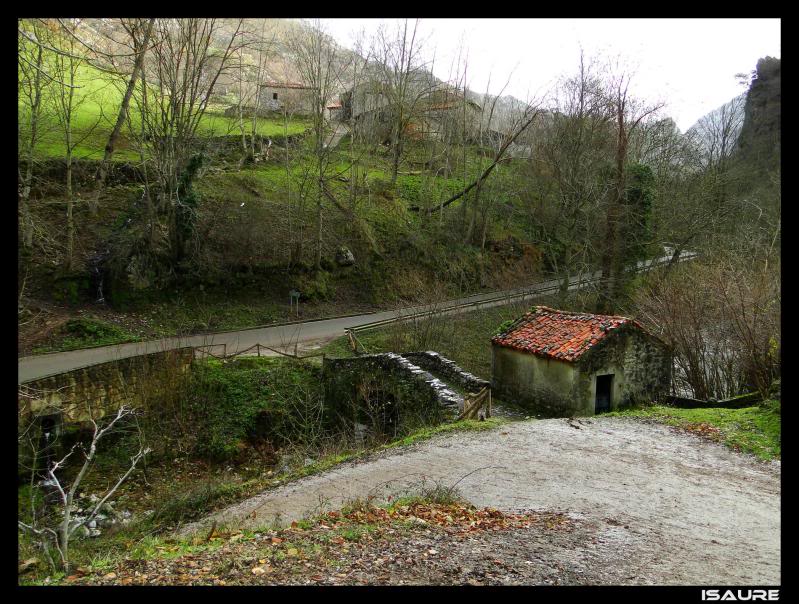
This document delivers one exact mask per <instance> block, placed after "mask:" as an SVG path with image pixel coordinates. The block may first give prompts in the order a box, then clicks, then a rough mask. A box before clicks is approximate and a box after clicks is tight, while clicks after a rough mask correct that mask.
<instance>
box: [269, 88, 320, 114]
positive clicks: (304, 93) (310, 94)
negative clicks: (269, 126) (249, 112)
mask: <svg viewBox="0 0 799 604" xmlns="http://www.w3.org/2000/svg"><path fill="white" fill-rule="evenodd" d="M317 91H318V88H314V87H313V86H306V85H305V84H301V83H299V82H267V83H265V84H261V94H260V95H259V98H260V108H261V109H266V110H269V111H282V110H284V109H285V110H286V111H289V112H291V113H296V114H299V115H308V114H310V113H311V112H312V111H313V102H314V94H315V92H317Z"/></svg>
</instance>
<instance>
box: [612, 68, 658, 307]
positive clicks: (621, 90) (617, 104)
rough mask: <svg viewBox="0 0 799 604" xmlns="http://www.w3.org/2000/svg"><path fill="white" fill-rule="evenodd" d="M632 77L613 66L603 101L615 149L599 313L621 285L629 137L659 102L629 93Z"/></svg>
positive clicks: (650, 114)
mask: <svg viewBox="0 0 799 604" xmlns="http://www.w3.org/2000/svg"><path fill="white" fill-rule="evenodd" d="M630 82H631V76H630V74H629V73H627V72H625V71H623V70H620V69H619V68H618V66H616V67H615V72H611V74H610V78H609V80H608V81H607V83H606V91H605V100H606V102H607V104H608V110H609V111H610V112H611V113H612V115H613V121H614V125H615V139H616V143H615V149H614V161H613V164H614V172H613V184H614V186H613V189H612V190H611V191H610V192H609V195H608V203H607V212H606V220H605V235H604V239H605V240H604V244H603V247H602V259H601V267H602V288H601V294H600V298H599V301H598V311H599V312H611V311H612V310H613V309H614V306H615V305H616V303H617V300H618V298H619V296H620V294H621V291H622V288H623V286H624V283H625V280H624V271H625V268H626V267H625V266H624V256H625V254H624V249H623V241H622V239H621V236H620V229H621V225H622V222H623V220H624V218H625V212H624V209H625V208H624V206H625V203H624V202H625V195H626V186H627V166H628V155H629V143H630V137H631V135H632V134H633V133H634V132H635V130H636V129H637V128H638V127H639V126H640V125H641V123H642V121H643V120H644V119H645V118H648V117H650V116H652V115H653V114H655V113H656V112H657V111H659V110H660V109H661V108H662V106H663V105H662V104H655V105H645V104H644V103H642V102H641V101H640V100H638V99H636V98H634V97H633V96H632V95H631V94H630Z"/></svg>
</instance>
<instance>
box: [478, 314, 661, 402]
mask: <svg viewBox="0 0 799 604" xmlns="http://www.w3.org/2000/svg"><path fill="white" fill-rule="evenodd" d="M671 367H672V360H671V354H670V352H669V350H668V349H667V348H666V346H665V345H664V344H663V343H661V342H660V341H659V340H657V339H656V338H654V337H652V336H650V335H649V334H647V333H646V332H644V331H642V330H640V329H638V328H637V327H635V326H633V325H629V326H625V327H621V328H618V329H615V330H613V331H612V332H610V333H609V334H608V335H607V336H606V337H605V338H604V339H603V340H602V341H600V342H599V343H597V344H596V345H594V346H593V347H592V348H591V349H590V350H588V351H587V352H585V353H584V354H582V355H581V356H580V357H579V358H577V359H576V360H560V359H556V358H551V357H548V356H545V355H536V354H533V353H530V352H527V351H523V350H515V349H512V348H507V347H503V346H500V345H497V344H494V345H493V347H492V390H493V392H494V393H495V395H496V396H497V397H498V398H500V399H503V400H507V401H509V402H515V403H518V404H521V405H524V406H527V407H529V408H530V409H531V410H533V411H535V412H536V413H537V414H539V415H541V416H573V415H575V416H577V415H580V416H585V415H594V414H595V412H596V405H597V383H598V379H597V378H598V377H599V376H613V377H612V379H611V380H610V382H611V384H610V390H609V401H608V404H609V409H610V410H616V409H619V408H622V407H625V406H629V405H632V404H635V403H642V402H649V401H652V400H655V399H657V398H658V397H659V396H660V395H662V394H665V393H666V392H667V390H668V387H669V384H670V382H671Z"/></svg>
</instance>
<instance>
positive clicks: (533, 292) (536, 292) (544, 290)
mask: <svg viewBox="0 0 799 604" xmlns="http://www.w3.org/2000/svg"><path fill="white" fill-rule="evenodd" d="M697 256H698V254H696V253H693V252H691V253H688V254H683V255H681V256H680V257H679V258H678V259H677V262H685V261H686V260H693V259H694V258H696V257H697ZM670 262H671V258H658V259H657V260H652V261H649V262H648V263H647V264H646V265H644V266H641V267H637V268H636V269H635V272H637V273H640V272H643V271H648V270H650V269H652V268H654V267H657V266H661V265H664V264H669V263H670ZM601 280H602V277H601V276H598V277H595V276H591V277H588V278H586V279H578V280H577V281H576V283H572V282H571V280H570V281H569V289H570V290H571V289H572V288H573V287H574V288H575V289H582V288H583V287H585V286H587V285H592V284H595V283H599V282H600V281H601ZM560 286H561V285H560V283H557V284H555V285H550V286H547V287H537V288H533V289H530V290H528V291H523V292H518V293H515V294H507V293H505V294H502V295H499V296H495V297H493V298H486V299H484V300H475V301H474V302H463V303H461V304H454V305H452V306H444V307H440V308H434V309H429V310H424V311H420V312H417V313H411V314H408V315H399V316H396V317H391V318H388V319H381V320H380V321H372V322H371V323H364V324H362V325H357V326H355V327H351V328H349V329H347V330H346V331H347V334H353V333H358V332H361V331H367V330H369V329H376V328H378V327H383V326H384V325H390V324H391V323H400V322H404V321H411V320H413V319H419V318H422V317H427V318H432V317H434V316H436V315H441V314H446V313H448V312H451V311H456V310H461V309H464V308H472V307H473V308H474V309H477V308H479V307H480V305H481V304H492V303H494V302H500V301H507V303H510V302H511V301H514V300H516V299H519V300H524V299H525V298H526V297H534V296H541V295H544V294H548V293H554V292H556V291H558V290H559V289H560Z"/></svg>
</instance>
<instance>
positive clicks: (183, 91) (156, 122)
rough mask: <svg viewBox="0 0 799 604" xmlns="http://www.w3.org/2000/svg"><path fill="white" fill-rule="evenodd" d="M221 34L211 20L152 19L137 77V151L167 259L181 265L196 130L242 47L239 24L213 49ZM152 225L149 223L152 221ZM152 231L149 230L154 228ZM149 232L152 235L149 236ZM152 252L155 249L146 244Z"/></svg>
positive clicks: (197, 159) (195, 165)
mask: <svg viewBox="0 0 799 604" xmlns="http://www.w3.org/2000/svg"><path fill="white" fill-rule="evenodd" d="M219 28H220V24H219V23H218V22H217V20H216V19H201V18H191V19H171V18H170V19H157V20H156V23H155V26H154V36H155V40H156V41H155V43H154V44H153V45H152V47H151V52H150V54H149V55H148V57H150V59H149V60H146V61H145V69H144V70H143V71H142V74H143V80H144V81H145V82H147V85H143V86H141V91H140V96H139V98H138V99H137V101H138V107H139V113H140V115H141V122H142V135H143V136H142V138H141V140H140V141H139V144H140V147H141V148H142V150H145V149H146V157H147V159H148V160H149V161H148V163H149V165H150V170H149V171H148V172H149V173H150V174H152V175H153V176H154V183H153V184H155V188H153V186H152V185H148V186H147V190H148V191H149V194H148V198H149V197H150V195H151V194H153V193H154V194H155V195H156V200H154V201H155V203H153V200H152V199H149V203H151V204H153V206H154V208H155V210H156V212H157V214H159V215H165V216H166V227H167V232H168V233H169V239H170V252H169V256H170V258H171V259H172V261H173V262H178V261H180V260H181V259H182V258H183V256H184V253H185V243H186V240H187V237H188V236H189V234H190V232H191V224H192V221H193V219H194V212H195V208H194V207H193V205H192V203H190V202H189V200H188V199H187V197H188V190H189V188H190V186H191V182H192V180H193V179H194V177H195V176H196V174H197V172H198V170H199V168H200V166H201V163H202V158H201V156H200V155H199V154H198V151H199V149H198V146H197V142H198V141H197V130H198V127H199V126H200V122H201V120H202V119H203V117H204V116H205V114H206V110H207V108H208V103H209V100H210V99H211V96H212V95H213V92H214V87H215V85H216V82H217V80H218V79H219V77H220V75H221V74H222V73H223V72H225V70H227V69H228V68H229V63H230V60H231V57H233V56H234V55H235V53H236V52H237V51H238V49H239V46H240V44H241V40H240V36H239V32H240V28H241V21H240V20H239V21H238V25H237V27H236V28H235V30H234V31H233V33H232V34H231V35H230V37H229V38H228V39H227V41H226V43H225V45H224V46H223V47H222V48H219V49H217V48H215V46H214V44H215V36H216V34H217V32H218V30H219ZM151 224H152V218H151ZM153 228H154V225H153ZM151 232H152V231H151ZM150 244H151V248H152V246H154V245H155V241H154V239H152V238H151V241H150Z"/></svg>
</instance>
